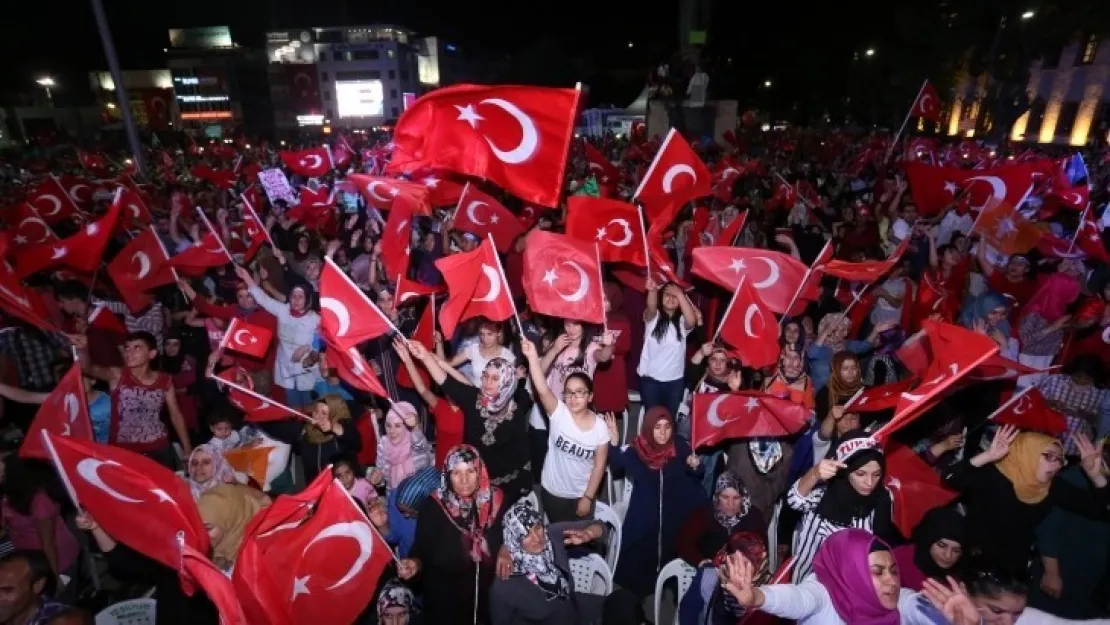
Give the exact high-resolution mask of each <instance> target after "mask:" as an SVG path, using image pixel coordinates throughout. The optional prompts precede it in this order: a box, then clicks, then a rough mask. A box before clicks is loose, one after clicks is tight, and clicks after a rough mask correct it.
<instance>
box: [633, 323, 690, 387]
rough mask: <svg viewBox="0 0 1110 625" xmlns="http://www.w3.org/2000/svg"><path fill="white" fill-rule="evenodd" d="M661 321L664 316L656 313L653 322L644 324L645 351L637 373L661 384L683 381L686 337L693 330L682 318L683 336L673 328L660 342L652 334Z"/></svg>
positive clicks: (680, 324) (642, 353)
mask: <svg viewBox="0 0 1110 625" xmlns="http://www.w3.org/2000/svg"><path fill="white" fill-rule="evenodd" d="M660 319H662V315H660V314H659V313H656V314H655V317H654V318H653V319H652V320H651V321H649V322H647V323H646V324H644V349H643V350H642V351H641V352H640V365H639V366H638V367H636V373H638V374H640V377H645V378H651V379H653V380H656V381H659V382H671V381H673V380H681V379H682V375H683V373H685V371H686V336H687V335H688V334H690V332H691V331H692V328H688V327H686V319H685V317H680V318H679V322H678V326H679V328H681V329H682V336H678V334H676V333H675V331H674V329H673V328H667V334H666V336H665V337H664V338H663V340H662V341H658V340H656V339H655V337H654V336H652V335H651V333H652V332H653V331H654V330H655V324H657V323H659V320H660Z"/></svg>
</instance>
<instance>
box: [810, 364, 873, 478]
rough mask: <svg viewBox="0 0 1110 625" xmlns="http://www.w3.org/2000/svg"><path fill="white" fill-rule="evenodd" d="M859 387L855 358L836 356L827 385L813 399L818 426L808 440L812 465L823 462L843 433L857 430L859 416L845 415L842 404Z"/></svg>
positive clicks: (859, 373) (859, 377)
mask: <svg viewBox="0 0 1110 625" xmlns="http://www.w3.org/2000/svg"><path fill="white" fill-rule="evenodd" d="M863 387H864V385H863V374H862V372H861V370H860V362H859V357H858V356H856V355H855V354H853V353H851V352H837V354H836V355H835V356H833V359H832V375H830V376H829V383H828V385H827V386H825V388H824V389H821V390H819V391H817V394H816V395H815V396H814V416H815V417H816V418H817V419H818V422H819V423H820V426H819V427H818V429H817V431H816V432H815V433H814V434H813V436H812V437H811V439H812V441H813V460H812V461H811V462H812V463H813V464H816V463H817V462H819V461H820V460H821V459H822V458H824V457H825V456H826V455H827V454H828V452H829V448H830V447H832V445H833V444H834V443H835V442H836V441H837V440H838V439H839V438H840V437H842V436H843V435H844V433H845V432H850V431H852V430H855V429H857V428H859V415H858V414H856V413H854V412H847V411H845V410H844V404H846V403H848V400H849V399H851V398H852V397H853V396H854V395H855V394H856V393H858V392H859V391H860V389H862V388H863Z"/></svg>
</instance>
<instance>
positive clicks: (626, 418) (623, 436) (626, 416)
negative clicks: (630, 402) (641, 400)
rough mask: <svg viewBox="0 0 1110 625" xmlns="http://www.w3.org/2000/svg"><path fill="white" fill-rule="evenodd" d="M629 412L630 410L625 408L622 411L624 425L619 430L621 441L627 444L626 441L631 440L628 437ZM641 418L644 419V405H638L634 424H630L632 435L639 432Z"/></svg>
mask: <svg viewBox="0 0 1110 625" xmlns="http://www.w3.org/2000/svg"><path fill="white" fill-rule="evenodd" d="M631 414H632V412H631V410H625V411H624V422H623V426H624V427H623V431H622V432H621V442H623V443H624V444H625V445H627V444H628V441H629V440H631V439H629V438H628V426H629V416H630V415H631ZM643 420H644V407H643V406H640V409H639V410H638V411H637V412H636V424H635V425H634V426H632V436H636V435H637V434H639V433H640V423H642V422H643Z"/></svg>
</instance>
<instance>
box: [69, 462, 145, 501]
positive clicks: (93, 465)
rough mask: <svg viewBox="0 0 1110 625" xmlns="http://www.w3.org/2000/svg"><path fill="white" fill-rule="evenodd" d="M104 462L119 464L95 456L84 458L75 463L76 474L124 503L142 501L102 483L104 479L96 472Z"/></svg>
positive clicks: (110, 464) (113, 464)
mask: <svg viewBox="0 0 1110 625" xmlns="http://www.w3.org/2000/svg"><path fill="white" fill-rule="evenodd" d="M105 464H106V465H109V466H116V467H118V466H119V463H118V462H116V461H115V460H97V459H96V458H85V459H84V460H82V461H80V462H78V463H77V474H78V475H80V476H81V477H82V478H84V480H85V481H86V482H88V483H89V484H92V485H93V486H95V487H96V488H99V489H100V490H102V491H104V492H105V493H106V494H107V495H108V496H109V497H112V498H113V499H117V500H119V501H122V502H124V503H142V500H139V499H132V498H130V497H128V496H126V495H124V494H123V493H120V492H117V491H115V490H113V489H112V488H111V487H110V486H108V485H107V484H105V483H104V480H103V479H101V477H100V474H99V473H97V471H99V470H100V467H101V465H105Z"/></svg>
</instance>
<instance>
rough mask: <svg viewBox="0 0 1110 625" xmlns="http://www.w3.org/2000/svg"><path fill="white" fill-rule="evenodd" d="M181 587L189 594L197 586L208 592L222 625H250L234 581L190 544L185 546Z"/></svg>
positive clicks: (205, 592)
mask: <svg viewBox="0 0 1110 625" xmlns="http://www.w3.org/2000/svg"><path fill="white" fill-rule="evenodd" d="M179 574H180V576H181V586H182V588H184V589H185V593H186V594H188V595H192V594H193V593H192V592H191V591H192V590H193V589H195V588H196V587H198V586H199V587H200V588H202V589H203V590H204V594H205V595H207V596H208V600H209V601H211V602H212V604H213V605H215V606H216V609H217V610H218V611H219V613H220V625H247V617H246V616H244V615H243V606H241V605H240V604H239V597H237V596H236V594H235V587H234V586H232V585H231V580H230V579H228V577H227V575H225V574H224V572H223V571H221V570H220V569H219V567H217V566H216V565H215V564H214V563H213V562H212V561H211V560H209V559H208V558H207V557H205V556H204V554H202V553H200V552H199V551H197V550H196V549H193V548H192V547H190V546H189V545H185V544H182V545H181V571H180V572H179Z"/></svg>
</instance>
